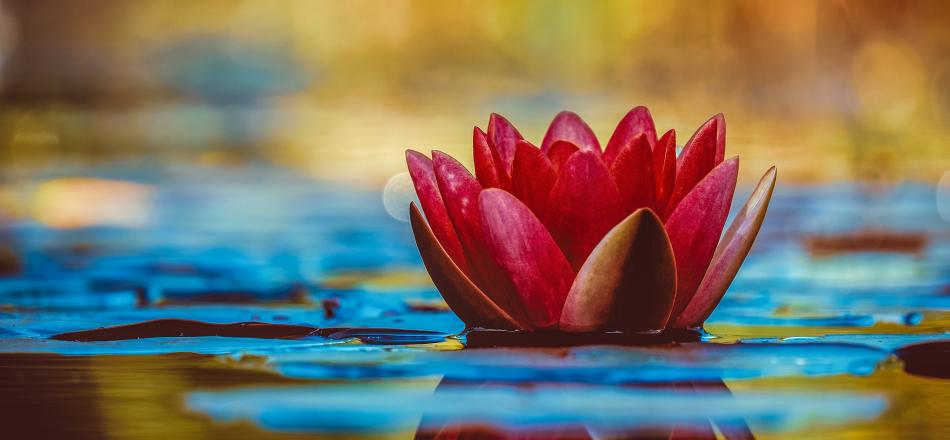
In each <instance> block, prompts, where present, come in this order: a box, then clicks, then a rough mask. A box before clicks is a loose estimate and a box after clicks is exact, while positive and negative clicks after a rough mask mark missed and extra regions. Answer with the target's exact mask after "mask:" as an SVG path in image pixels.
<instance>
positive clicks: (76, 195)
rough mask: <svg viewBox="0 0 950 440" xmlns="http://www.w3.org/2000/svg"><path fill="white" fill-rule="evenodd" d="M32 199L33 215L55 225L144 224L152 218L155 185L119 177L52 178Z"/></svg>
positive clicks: (54, 226)
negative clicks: (113, 178)
mask: <svg viewBox="0 0 950 440" xmlns="http://www.w3.org/2000/svg"><path fill="white" fill-rule="evenodd" d="M32 202H33V212H32V214H33V215H32V217H33V218H35V219H36V220H37V221H39V222H40V223H43V224H44V225H46V226H49V227H53V228H82V227H90V226H121V227H142V226H146V225H147V224H148V222H149V221H150V219H151V218H152V200H151V188H150V187H149V186H147V185H142V184H137V183H131V182H124V181H119V180H104V179H91V178H64V179H53V180H49V181H47V182H44V183H42V184H41V185H39V187H38V188H37V189H36V190H35V191H34V193H33V197H32Z"/></svg>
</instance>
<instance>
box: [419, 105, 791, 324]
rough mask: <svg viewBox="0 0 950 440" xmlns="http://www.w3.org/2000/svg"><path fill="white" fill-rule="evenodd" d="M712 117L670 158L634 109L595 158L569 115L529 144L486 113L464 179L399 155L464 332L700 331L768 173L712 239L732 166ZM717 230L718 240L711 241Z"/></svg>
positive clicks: (435, 160)
mask: <svg viewBox="0 0 950 440" xmlns="http://www.w3.org/2000/svg"><path fill="white" fill-rule="evenodd" d="M725 141H726V123H725V119H724V118H723V116H722V115H721V114H719V115H716V116H713V117H712V118H710V119H709V120H708V121H706V123H704V124H703V125H702V126H701V127H699V129H698V130H696V133H695V134H693V136H692V137H691V138H690V139H689V140H688V141H687V142H686V145H685V146H684V147H683V150H682V153H680V155H679V156H678V157H677V156H676V134H675V132H674V131H673V130H670V131H667V132H666V133H664V134H663V135H662V136H660V137H659V138H657V134H656V129H655V128H654V125H653V118H652V117H651V116H650V112H649V110H647V109H646V108H645V107H636V108H634V109H633V110H631V111H630V112H629V113H627V115H626V116H624V118H623V119H622V120H621V121H620V123H619V124H618V125H617V129H616V130H615V131H614V133H613V136H611V137H610V140H609V141H607V146H606V147H605V148H603V150H601V146H600V143H599V142H598V140H597V137H596V136H595V135H594V133H593V131H592V130H591V129H590V127H588V126H587V124H586V123H585V122H584V121H583V120H582V119H581V118H580V116H578V115H576V114H574V113H571V112H561V113H559V114H558V115H557V116H556V117H555V118H554V121H553V122H551V125H550V127H549V128H548V131H547V134H545V136H544V140H542V141H541V147H540V148H538V147H536V146H534V145H532V144H531V143H530V142H528V141H525V140H524V138H522V136H521V134H520V133H519V132H518V130H517V129H515V127H514V126H513V125H512V124H511V123H510V122H508V120H506V119H505V118H503V117H501V116H499V115H496V114H493V115H492V116H491V119H490V120H489V122H488V132H487V133H486V132H484V131H482V130H481V129H479V128H477V127H476V128H475V130H474V142H473V144H474V159H475V176H472V174H471V173H469V171H468V170H466V169H465V167H464V166H462V165H461V164H460V163H459V162H458V161H456V160H455V159H453V158H452V157H451V156H449V155H447V154H445V153H442V152H439V151H435V152H433V153H432V158H431V159H430V158H428V157H426V156H425V155H423V154H420V153H418V152H416V151H412V150H409V151H407V152H406V160H407V162H408V165H409V172H410V174H411V175H412V181H413V184H414V185H415V188H416V193H417V195H418V196H419V202H420V203H421V205H422V210H423V212H425V219H423V217H422V214H421V213H420V212H419V210H418V208H417V207H416V206H415V204H413V205H411V206H410V218H411V222H412V229H413V233H414V234H415V237H416V244H417V245H418V247H419V252H420V253H421V255H422V259H423V262H424V263H425V266H426V268H427V269H428V271H429V274H430V275H431V277H432V280H433V282H434V283H435V285H436V287H437V288H438V289H439V292H441V293H442V297H443V298H444V299H445V301H446V303H448V305H449V307H451V308H452V310H453V311H455V313H456V314H458V316H459V317H460V318H461V319H462V320H463V321H465V323H466V324H467V325H468V326H469V327H471V328H475V327H481V328H490V329H518V330H539V329H549V330H550V329H559V330H561V331H604V330H609V331H644V330H658V329H663V328H669V327H672V328H685V327H695V326H699V325H702V323H703V321H705V319H706V318H707V317H708V316H709V314H710V313H712V311H713V309H714V308H715V307H716V305H717V304H718V303H719V301H720V299H722V296H723V295H724V294H725V292H726V289H727V288H728V287H729V284H730V283H731V282H732V280H733V278H734V277H735V275H736V272H737V271H738V270H739V266H740V265H741V264H742V261H743V260H744V259H745V257H746V255H747V254H748V252H749V249H750V248H751V247H752V243H753V241H754V240H755V237H756V234H757V233H758V231H759V227H760V225H761V224H762V220H763V218H764V217H765V212H766V209H767V207H768V204H769V200H770V198H771V195H772V189H773V188H774V186H775V168H774V167H773V168H771V169H769V170H768V171H767V172H766V173H765V175H764V176H763V177H762V179H761V180H760V181H759V183H758V186H757V187H756V188H755V190H754V191H753V192H752V195H751V196H750V197H749V200H748V201H747V202H746V204H745V206H743V207H742V209H741V211H740V212H739V213H738V215H736V217H735V220H733V222H732V224H731V225H730V226H729V228H728V230H726V233H725V235H722V230H723V226H724V224H725V222H726V217H727V215H728V213H729V207H730V205H731V204H732V197H733V192H734V191H735V187H736V176H737V173H738V169H739V158H738V157H732V158H728V159H726V158H725V154H724V153H725V144H726V143H725ZM720 235H722V239H721V240H720Z"/></svg>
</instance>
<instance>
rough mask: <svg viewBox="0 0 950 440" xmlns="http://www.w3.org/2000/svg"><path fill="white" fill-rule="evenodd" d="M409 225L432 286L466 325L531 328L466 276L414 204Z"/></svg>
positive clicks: (494, 327) (411, 206)
mask: <svg viewBox="0 0 950 440" xmlns="http://www.w3.org/2000/svg"><path fill="white" fill-rule="evenodd" d="M409 221H410V223H412V234H413V235H414V236H415V238H416V246H417V247H418V248H419V254H420V255H421V256H422V262H423V263H424V264H425V266H426V270H427V271H428V272H429V276H430V277H431V278H432V283H433V284H435V287H436V288H437V289H439V293H441V294H442V298H443V299H445V303H446V304H448V305H449V308H451V309H452V311H454V312H455V314H456V315H458V316H459V318H460V319H461V320H462V321H464V322H465V324H466V325H468V326H469V327H484V328H492V329H525V328H530V327H528V326H525V325H522V324H520V323H518V322H517V321H515V320H514V318H512V317H511V316H510V315H509V314H508V313H506V312H505V311H504V310H502V309H501V308H500V307H498V305H497V304H495V302H494V301H492V300H491V299H490V298H488V296H486V295H485V294H484V293H483V292H482V291H481V289H479V288H478V287H477V286H475V284H474V283H472V281H471V280H470V279H469V278H468V277H467V276H465V274H464V273H462V271H461V270H460V269H459V268H458V266H456V265H455V263H453V262H452V259H451V258H449V255H448V254H447V253H446V252H445V248H443V247H442V245H440V244H439V241H438V240H437V239H436V238H435V235H434V234H433V233H432V229H430V228H429V225H428V224H427V223H426V221H425V220H424V219H423V218H422V214H420V213H419V209H418V208H416V205H415V204H414V203H413V204H411V205H410V208H409Z"/></svg>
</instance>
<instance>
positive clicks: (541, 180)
mask: <svg viewBox="0 0 950 440" xmlns="http://www.w3.org/2000/svg"><path fill="white" fill-rule="evenodd" d="M555 180H557V172H556V171H555V170H554V165H552V164H551V161H550V160H548V158H547V156H545V155H544V153H542V152H541V150H540V149H538V147H535V146H534V145H531V143H529V142H528V141H518V145H517V151H516V152H515V167H514V174H513V176H512V191H511V192H512V193H513V194H514V195H515V196H516V197H518V198H519V199H521V201H522V202H524V204H525V205H528V208H531V211H532V212H534V215H535V216H537V217H538V218H544V210H545V208H546V207H547V204H548V196H549V195H550V194H551V187H553V186H554V181H555Z"/></svg>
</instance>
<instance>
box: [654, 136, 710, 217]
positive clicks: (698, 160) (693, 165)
mask: <svg viewBox="0 0 950 440" xmlns="http://www.w3.org/2000/svg"><path fill="white" fill-rule="evenodd" d="M716 127H717V121H716V118H711V119H709V120H708V121H706V123H705V124H703V126H702V127H699V129H698V130H696V133H695V134H693V137H691V138H690V139H689V141H687V142H686V146H685V147H683V152H682V153H681V154H680V156H679V157H678V158H676V184H675V185H674V186H673V193H672V194H671V195H670V198H669V200H668V201H667V206H666V214H667V217H669V215H670V214H672V212H673V210H674V209H676V205H677V204H678V203H679V202H680V200H683V197H686V194H688V193H689V192H690V191H691V190H692V189H693V187H694V186H696V184H697V183H699V181H700V180H702V179H703V177H706V174H709V171H710V170H712V169H713V167H714V166H715V165H716V130H717V128H716Z"/></svg>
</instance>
